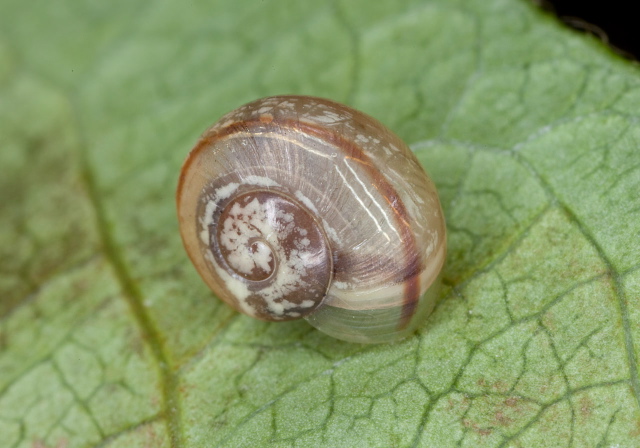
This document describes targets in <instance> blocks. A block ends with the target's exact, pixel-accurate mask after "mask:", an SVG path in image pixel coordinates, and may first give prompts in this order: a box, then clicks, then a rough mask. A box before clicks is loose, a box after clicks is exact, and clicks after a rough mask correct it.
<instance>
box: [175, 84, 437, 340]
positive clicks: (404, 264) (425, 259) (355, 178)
mask: <svg viewBox="0 0 640 448" xmlns="http://www.w3.org/2000/svg"><path fill="white" fill-rule="evenodd" d="M247 195H248V196H247ZM252 195H253V196H252ZM280 198H282V199H280ZM243 201H244V202H243ZM177 202H178V215H179V220H180V231H181V235H182V238H183V243H184V245H185V248H186V250H187V253H188V254H189V257H190V258H191V260H192V262H193V263H194V265H195V267H196V269H197V270H198V272H199V273H200V275H201V276H202V277H203V279H204V280H205V282H207V284H208V285H209V286H210V287H211V288H212V289H213V291H214V292H215V293H216V295H218V296H219V297H220V298H221V299H223V300H224V301H226V302H227V303H229V304H230V305H231V306H233V307H234V308H236V309H237V310H239V311H241V312H244V313H246V314H249V315H252V316H254V317H257V318H259V319H264V320H287V319H291V318H300V317H304V318H305V319H307V320H308V321H309V322H310V323H311V324H312V325H314V326H315V327H317V328H318V329H320V330H321V331H323V332H325V333H328V334H330V335H332V336H334V337H337V338H340V339H345V340H349V341H356V342H385V341H392V340H395V339H398V338H401V337H404V336H406V335H408V334H410V333H411V332H412V331H414V330H415V329H416V328H417V327H418V326H419V325H420V324H421V323H422V322H423V321H424V319H425V317H426V316H427V315H428V314H429V313H430V312H431V310H432V309H433V306H434V304H435V301H436V299H437V296H438V292H437V291H438V283H439V282H438V276H439V273H440V270H441V269H442V266H443V264H444V260H445V253H446V237H445V226H444V218H443V215H442V210H441V207H440V203H439V201H438V197H437V192H436V190H435V187H434V185H433V183H432V182H431V181H430V179H429V178H428V177H427V175H426V174H425V172H424V169H423V168H422V167H421V165H420V164H419V162H418V161H417V159H416V158H415V156H414V155H413V153H412V152H411V151H410V150H409V148H408V147H407V146H406V145H405V144H404V143H403V142H402V141H401V140H400V139H399V138H398V137H397V136H395V134H393V133H392V132H391V131H389V130H388V129H387V128H385V127H384V126H383V125H382V124H380V123H379V122H378V121H376V120H375V119H373V118H371V117H369V116H367V115H365V114H363V113H361V112H358V111H356V110H354V109H351V108H349V107H346V106H343V105H341V104H338V103H335V102H332V101H329V100H324V99H320V98H313V97H301V96H280V97H269V98H263V99H261V100H257V101H255V102H253V103H249V104H247V105H245V106H242V107H240V108H239V109H236V110H235V111H232V112H230V113H229V114H227V115H225V116H224V117H222V119H220V121H219V122H218V123H216V124H215V125H213V126H212V127H211V128H210V129H208V130H207V131H206V132H205V133H204V135H203V136H202V137H201V139H200V141H199V142H198V143H197V144H196V146H195V147H194V149H193V150H192V151H191V153H190V154H189V157H188V158H187V160H186V161H185V164H184V166H183V169H182V172H181V176H180V181H179V185H178V191H177ZM277 204H280V206H281V208H282V210H279V207H280V206H279V205H277ZM243 213H244V214H243ZM248 213H253V215H251V216H250V217H247V214H248ZM269 216H270V217H269ZM242 229H244V230H242ZM241 230H242V231H241ZM236 231H238V232H239V233H238V234H237V235H235V234H234V232H236ZM276 235H277V237H276ZM307 235H308V236H313V238H307ZM303 259H304V260H306V261H307V262H308V263H302V262H301V260H303ZM270 282H275V285H276V286H277V288H273V287H272V286H273V285H272V286H269V284H271V283H270ZM260 286H265V287H266V289H261V288H260ZM269 288H271V289H269Z"/></svg>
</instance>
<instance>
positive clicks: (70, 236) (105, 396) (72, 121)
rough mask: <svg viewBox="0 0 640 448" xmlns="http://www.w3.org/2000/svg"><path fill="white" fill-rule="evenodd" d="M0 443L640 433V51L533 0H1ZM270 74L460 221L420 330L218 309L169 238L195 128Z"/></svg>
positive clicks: (263, 89)
mask: <svg viewBox="0 0 640 448" xmlns="http://www.w3.org/2000/svg"><path fill="white" fill-rule="evenodd" d="M0 30H1V31H0V135H2V150H1V151H0V170H1V172H0V266H1V270H0V445H2V446H3V447H5V446H6V447H87V446H101V447H109V448H115V447H138V446H139V447H149V446H152V447H211V446H219V447H239V446H268V447H298V446H300V447H315V446H326V447H390V446H397V447H409V446H415V447H436V446H437V447H448V446H464V447H467V446H468V447H500V446H503V447H532V446H558V447H589V446H625V447H630V446H638V445H640V378H639V377H638V359H639V357H640V355H639V354H638V349H639V347H640V195H639V193H638V192H639V191H640V152H639V151H638V147H639V146H640V113H639V111H640V108H639V106H640V76H639V74H640V72H639V71H638V67H637V65H635V64H631V63H629V62H626V61H623V60H620V59H619V58H618V57H616V56H615V55H614V54H613V53H612V52H611V51H610V50H608V49H607V48H605V47H604V46H603V45H602V44H601V43H600V42H598V41H596V40H595V39H594V38H591V37H589V36H585V35H579V34H576V33H574V32H571V31H569V30H566V29H564V28H563V27H562V26H561V25H560V24H559V23H558V22H557V21H556V20H554V19H553V18H552V17H549V16H547V15H545V14H544V13H542V12H540V11H539V10H537V9H536V8H535V7H533V6H532V5H530V4H528V3H526V2H522V1H518V0H469V1H451V0H430V1H427V0H415V1H411V0H403V1H398V0H383V1H378V0H376V1H375V2H372V1H364V0H362V1H356V0H353V1H352V0H337V1H333V2H299V1H295V0H288V1H287V0H272V1H269V0H267V1H262V2H257V1H251V2H239V1H226V0H219V1H216V2H187V3H185V2H168V1H156V2H145V3H143V2H140V3H136V2H130V1H125V0H116V1H113V2H103V1H95V0H88V1H70V0H66V1H65V0H63V1H59V2H46V1H42V0H35V1H33V2H27V3H25V2H23V1H22V0H3V1H2V4H1V5H0ZM279 93H298V94H311V95H319V96H325V97H329V98H332V99H335V100H338V101H342V102H345V103H347V104H350V105H352V106H354V107H357V108H359V109H361V110H363V111H365V112H367V113H369V114H371V115H373V116H375V117H377V118H379V119H380V120H382V121H383V122H384V123H386V124H387V125H388V126H389V127H390V128H392V129H393V130H395V131H396V132H397V133H398V134H399V135H400V136H401V137H402V138H403V139H405V140H406V141H407V142H408V143H409V144H410V145H411V146H412V148H413V149H414V150H415V152H416V154H417V155H418V157H419V159H420V161H421V162H422V163H423V164H424V166H425V168H426V169H427V170H428V171H429V172H430V173H431V175H432V177H433V178H434V180H435V182H436V184H437V186H438V189H439V191H440V194H441V198H442V202H443V206H444V209H445V214H446V217H447V221H448V231H449V234H448V238H449V254H448V262H447V267H446V271H445V284H446V286H447V287H446V291H445V294H444V295H443V298H442V300H441V301H440V303H439V305H438V307H437V309H436V311H435V312H434V314H433V315H432V316H431V318H430V319H429V320H428V322H426V324H425V326H424V327H423V328H422V329H421V330H420V332H419V334H417V335H416V336H414V337H411V338H409V339H407V340H405V341H402V342H400V343H397V344H394V345H379V346H363V345H357V344H348V343H344V342H339V341H335V340H332V339H330V338H329V337H326V336H324V335H322V334H320V333H319V332H317V331H316V330H314V329H312V328H311V327H310V326H308V325H307V324H306V323H304V322H297V323H286V324H268V323H262V322H257V321H254V320H251V319H250V318H248V317H244V316H240V315H238V314H236V313H235V312H232V311H231V310H230V309H229V308H228V307H226V306H224V305H222V304H221V303H220V302H219V301H218V300H217V299H215V298H214V297H213V296H212V294H211V293H210V292H209V291H208V290H207V288H206V287H205V286H204V284H203V282H202V281H201V280H200V279H199V277H198V276H197V274H196V273H195V271H194V269H193V267H192V266H191V265H190V263H189V261H188V260H187V257H186V255H185V253H184V251H183V249H182V246H181V241H180V238H179V235H178V229H177V221H176V212H175V205H174V191H175V186H176V181H177V176H178V172H179V169H180V165H181V162H182V160H183V159H184V157H185V156H186V154H187V152H188V150H189V149H190V147H191V146H192V145H193V143H194V142H195V140H196V139H197V137H198V135H199V134H200V133H201V132H202V131H203V130H204V129H205V128H206V127H207V126H208V125H210V124H211V123H212V122H214V121H215V120H217V118H218V117H219V116H221V115H222V114H223V113H225V112H227V111H229V110H231V109H233V108H235V107H237V106H239V105H240V104H242V103H244V102H247V101H250V100H253V99H255V98H258V97H261V96H267V95H272V94H279Z"/></svg>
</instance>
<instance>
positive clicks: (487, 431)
mask: <svg viewBox="0 0 640 448" xmlns="http://www.w3.org/2000/svg"><path fill="white" fill-rule="evenodd" d="M462 424H463V425H464V427H465V428H469V429H471V430H472V431H473V432H475V433H478V434H480V435H481V436H488V435H489V434H491V432H492V430H491V428H481V427H480V425H478V423H476V422H473V421H471V420H470V419H468V418H465V419H462Z"/></svg>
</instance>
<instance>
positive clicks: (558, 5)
mask: <svg viewBox="0 0 640 448" xmlns="http://www.w3.org/2000/svg"><path fill="white" fill-rule="evenodd" d="M536 3H538V4H540V5H541V7H542V8H544V9H546V10H548V11H551V12H553V13H555V14H556V15H557V16H558V17H559V18H560V20H561V21H563V22H565V23H566V24H567V25H568V26H570V27H573V28H576V29H579V30H582V31H585V32H590V33H591V34H594V35H596V36H598V37H600V38H601V39H603V40H605V41H608V43H609V45H610V46H612V47H614V48H616V49H618V50H619V51H618V53H620V54H622V56H624V57H627V58H629V59H635V60H639V59H640V14H638V13H637V12H635V10H637V9H639V8H640V2H637V1H635V0H626V1H624V0H607V1H594V0H582V1H577V0H540V1H537V2H536ZM634 5H635V6H636V8H633V6H634ZM576 19H579V20H576ZM593 25H595V28H594V27H593ZM598 28H599V30H598Z"/></svg>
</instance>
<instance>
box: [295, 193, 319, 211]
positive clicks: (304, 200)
mask: <svg viewBox="0 0 640 448" xmlns="http://www.w3.org/2000/svg"><path fill="white" fill-rule="evenodd" d="M295 195H296V198H298V200H299V201H300V202H302V203H303V204H304V205H305V206H306V207H307V208H308V209H309V210H311V211H312V212H314V213H315V214H316V215H317V214H318V209H317V208H316V206H315V205H314V204H313V202H311V199H309V198H308V197H306V196H305V195H303V194H302V192H301V191H300V190H298V191H296V193H295Z"/></svg>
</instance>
